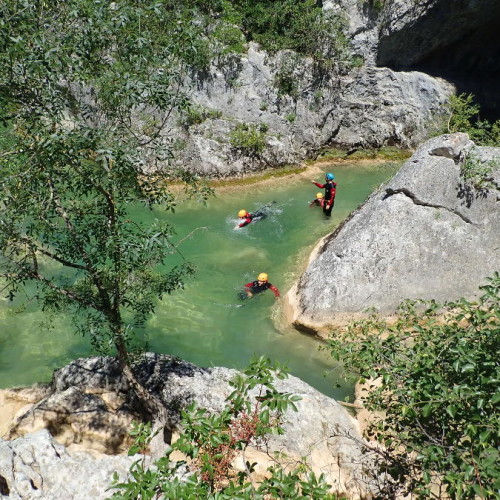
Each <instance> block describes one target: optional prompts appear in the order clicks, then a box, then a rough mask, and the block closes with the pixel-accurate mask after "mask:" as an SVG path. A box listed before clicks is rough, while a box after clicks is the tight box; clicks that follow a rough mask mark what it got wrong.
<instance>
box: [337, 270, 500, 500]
mask: <svg viewBox="0 0 500 500" xmlns="http://www.w3.org/2000/svg"><path fill="white" fill-rule="evenodd" d="M488 282H489V283H488V284H487V285H486V286H484V287H481V288H482V290H483V291H484V294H483V295H482V296H481V297H480V299H479V300H478V301H477V302H469V301H467V300H465V299H461V300H458V301H455V302H448V303H446V304H444V305H443V306H440V305H439V304H436V303H435V302H433V301H431V302H424V303H420V304H418V305H419V306H420V307H421V306H422V305H423V306H425V307H426V309H425V310H424V311H423V312H420V311H418V310H417V309H416V305H417V304H416V303H415V302H406V303H404V304H403V305H402V306H401V308H400V314H399V316H398V319H397V321H396V322H395V323H392V324H389V323H387V322H385V321H383V320H380V319H378V318H376V317H373V318H372V319H370V320H366V321H361V322H358V323H355V324H353V325H351V327H350V328H349V330H348V332H347V333H342V332H335V338H333V339H332V340H330V350H331V353H332V356H333V357H334V358H335V359H338V360H341V361H342V363H344V364H345V366H346V367H348V368H349V371H350V373H351V374H352V372H356V373H357V374H358V375H359V377H360V379H361V381H372V380H377V381H379V385H377V386H375V385H376V384H371V385H370V392H369V395H368V396H367V398H366V399H365V406H366V408H367V409H368V410H370V411H372V412H379V415H380V414H381V412H383V414H384V417H380V418H378V419H376V421H375V422H374V423H373V424H372V425H370V426H369V428H368V429H367V435H368V437H371V438H376V439H377V440H378V441H379V442H380V443H382V444H383V446H384V448H383V450H381V449H380V448H376V447H374V451H375V452H376V453H378V454H379V457H380V458H379V466H380V469H381V470H382V471H383V472H385V474H386V477H387V478H390V479H391V480H390V481H387V482H386V484H385V486H384V489H383V498H392V497H393V496H394V495H396V493H399V494H400V493H403V494H409V493H412V494H414V495H415V496H416V498H422V499H428V498H448V497H449V498H452V499H474V498H477V497H481V498H498V491H499V488H500V471H499V469H498V466H497V465H498V463H499V460H500V454H499V450H498V445H499V433H500V412H499V411H498V405H499V403H500V394H499V391H498V389H499V380H500V361H499V358H498V352H499V349H500V336H499V332H500V275H499V274H498V273H495V274H494V276H493V277H492V278H490V279H489V280H488ZM368 383H369V384H370V382H368Z"/></svg>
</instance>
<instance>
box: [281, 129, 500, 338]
mask: <svg viewBox="0 0 500 500" xmlns="http://www.w3.org/2000/svg"><path fill="white" fill-rule="evenodd" d="M484 169H486V170H488V171H489V172H488V173H487V174H486V175H482V174H480V171H482V170H484ZM464 172H468V175H469V176H472V177H470V179H469V181H466V180H465V179H464ZM474 172H477V174H474ZM481 178H483V180H481ZM474 183H476V186H474ZM480 184H481V185H480ZM341 196H342V195H341V192H340V194H339V196H338V197H337V200H336V203H338V204H340V203H342V197H341ZM499 200H500V148H492V147H477V146H476V145H475V144H474V143H473V142H472V141H470V140H469V137H468V136H467V135H466V134H461V133H457V134H451V135H443V136H439V137H435V138H433V139H430V140H429V141H427V142H425V143H424V144H422V145H421V146H420V147H419V148H418V149H417V151H416V152H415V153H414V155H413V156H412V157H411V158H410V159H409V160H408V161H407V162H406V163H405V164H404V165H403V166H402V167H401V169H400V171H399V172H398V173H397V174H396V175H395V176H394V177H393V178H392V179H391V180H390V181H389V182H388V183H387V184H385V185H384V186H381V187H380V188H379V189H378V190H377V191H375V192H374V193H373V194H372V195H371V196H370V197H369V198H368V200H367V201H366V202H365V203H364V204H363V206H361V207H360V208H359V209H357V210H356V211H354V212H353V213H352V214H351V215H350V216H349V217H348V218H347V219H346V220H345V221H344V222H343V223H342V224H341V225H340V226H339V227H338V228H337V229H336V230H335V231H334V232H333V233H332V234H330V235H328V236H326V237H325V238H323V240H322V241H321V242H320V243H319V244H318V245H317V247H316V248H315V250H314V252H313V255H312V257H311V261H310V263H309V265H308V267H307V269H306V271H305V272H304V273H303V274H302V276H301V277H300V279H299V281H298V282H297V283H296V284H295V286H293V288H292V289H291V290H290V291H289V293H288V295H287V303H288V307H289V313H288V316H289V321H290V322H291V323H292V324H294V325H295V326H296V327H297V328H298V329H299V330H302V331H306V332H309V333H316V332H320V333H321V332H324V331H327V330H328V328H329V327H332V326H338V325H339V324H345V322H346V321H348V320H349V319H352V318H359V317H361V316H363V315H366V314H367V313H366V310H367V309H368V308H374V309H375V310H377V311H379V312H380V313H381V314H382V315H385V316H390V315H392V314H394V313H395V311H396V309H397V307H398V305H399V304H400V303H401V302H402V301H403V300H404V299H435V300H437V301H438V302H444V301H446V300H454V299H459V298H461V297H465V298H468V299H473V298H474V297H477V296H478V295H479V294H480V290H479V287H480V286H481V285H484V284H485V282H486V278H487V277H488V276H492V274H493V273H494V272H495V271H498V270H500V250H499V241H500V239H499V235H500V203H499Z"/></svg>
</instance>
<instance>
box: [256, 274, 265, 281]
mask: <svg viewBox="0 0 500 500" xmlns="http://www.w3.org/2000/svg"><path fill="white" fill-rule="evenodd" d="M257 281H267V274H266V273H260V274H259V275H258V276H257Z"/></svg>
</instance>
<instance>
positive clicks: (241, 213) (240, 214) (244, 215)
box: [238, 208, 248, 217]
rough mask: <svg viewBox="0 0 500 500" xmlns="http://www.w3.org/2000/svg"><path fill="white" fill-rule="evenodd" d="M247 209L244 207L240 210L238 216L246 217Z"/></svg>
mask: <svg viewBox="0 0 500 500" xmlns="http://www.w3.org/2000/svg"><path fill="white" fill-rule="evenodd" d="M247 213H248V212H247V211H246V210H245V209H244V208H242V209H241V210H240V211H239V212H238V217H246V216H247Z"/></svg>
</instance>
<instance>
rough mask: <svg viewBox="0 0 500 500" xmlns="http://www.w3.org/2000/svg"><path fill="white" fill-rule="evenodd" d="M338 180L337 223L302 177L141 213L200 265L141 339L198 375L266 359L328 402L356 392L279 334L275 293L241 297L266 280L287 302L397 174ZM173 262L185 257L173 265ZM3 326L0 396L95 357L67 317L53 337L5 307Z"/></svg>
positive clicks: (301, 339) (318, 357)
mask: <svg viewBox="0 0 500 500" xmlns="http://www.w3.org/2000/svg"><path fill="white" fill-rule="evenodd" d="M331 168H332V167H329V170H331ZM334 172H335V175H336V181H337V182H338V190H337V193H338V194H337V199H336V205H335V209H334V211H333V213H332V217H331V219H330V218H326V217H325V216H324V215H323V213H322V212H321V210H320V209H319V208H318V207H312V208H309V206H308V205H309V202H310V201H311V200H312V199H314V197H315V195H316V192H317V191H318V188H316V187H315V186H313V185H312V184H311V183H310V180H309V179H303V178H302V179H300V178H296V179H295V180H293V181H289V180H287V179H286V178H284V179H283V180H282V181H281V182H280V183H278V184H276V185H273V186H267V187H263V186H257V185H256V186H253V187H252V186H249V187H245V189H244V190H243V189H242V190H241V192H237V193H236V194H234V193H233V194H225V195H221V196H220V197H216V198H212V199H210V200H209V202H208V204H207V206H201V205H197V204H194V203H193V204H188V205H183V206H180V207H179V208H178V210H177V211H176V214H175V215H172V214H168V215H167V214H165V213H164V212H162V211H161V210H156V211H155V212H153V213H151V212H138V213H137V215H138V216H139V217H142V218H143V219H145V220H146V219H149V218H151V219H153V218H159V219H161V218H162V217H168V218H169V220H170V221H171V222H172V223H173V224H174V225H175V228H176V231H177V235H178V237H177V238H178V241H181V240H183V241H182V243H181V246H180V250H181V251H182V254H183V255H184V256H185V257H186V258H187V259H189V260H190V261H191V262H193V263H194V264H195V265H196V266H197V273H196V276H195V277H194V278H193V279H192V280H190V281H189V282H188V283H187V285H186V288H185V289H184V290H181V291H179V292H177V293H175V294H173V295H172V296H167V297H166V298H165V299H164V300H163V301H162V302H161V303H160V304H159V305H158V307H157V310H156V314H155V315H154V316H153V317H151V318H150V320H149V321H148V323H147V325H146V327H145V329H144V332H143V335H147V338H148V340H149V342H150V349H152V350H154V351H157V352H161V353H167V354H172V355H175V356H179V357H181V358H184V359H186V360H188V361H191V362H193V363H196V364H198V365H200V366H228V367H231V368H243V367H244V366H246V365H247V364H248V361H249V359H250V358H251V357H252V356H255V355H257V356H259V355H263V354H264V355H267V356H269V357H270V358H271V359H273V360H277V361H280V362H283V363H286V364H287V365H288V367H289V368H290V369H291V371H292V373H293V374H294V375H296V376H298V377H300V378H302V379H303V380H305V381H306V382H308V383H310V384H311V385H313V386H314V387H316V388H317V389H319V390H320V391H322V392H324V393H326V394H328V395H332V396H334V397H337V398H339V399H342V398H343V397H344V396H345V395H346V394H349V393H350V392H351V387H350V386H343V387H340V388H335V387H334V386H335V383H336V381H337V375H336V367H335V366H334V365H333V363H332V362H331V361H330V359H329V357H328V356H327V354H326V353H324V352H320V351H318V347H319V345H320V344H319V342H318V341H317V340H315V339H313V338H310V337H307V336H304V335H302V334H299V333H298V332H296V331H294V330H293V329H282V328H281V327H280V329H278V326H277V325H280V322H281V315H280V312H281V310H280V303H281V301H280V300H275V298H274V295H273V293H272V292H271V291H267V292H265V293H263V294H262V295H260V296H257V297H255V298H252V299H250V300H244V301H242V300H240V299H239V298H238V292H239V291H241V288H242V287H243V285H244V284H245V283H248V282H250V281H253V280H255V279H256V276H257V275H258V274H259V273H261V272H266V273H268V274H269V280H270V282H271V283H273V284H274V285H275V286H276V287H277V288H279V290H280V291H281V293H282V294H284V293H286V291H287V290H288V289H289V288H290V286H291V285H292V284H293V282H294V281H295V280H296V279H297V278H298V275H299V273H300V271H301V270H302V268H303V265H304V263H305V262H306V260H307V257H308V254H309V252H310V251H311V249H312V247H313V246H314V244H315V243H316V242H317V241H318V240H319V239H320V238H321V237H322V236H324V235H325V234H327V233H328V232H330V231H331V230H332V229H334V228H335V226H336V225H338V224H339V222H341V221H342V220H343V219H344V218H345V217H346V216H347V215H348V214H349V213H350V212H351V211H352V210H353V209H355V208H356V207H357V206H358V205H359V204H360V203H361V202H362V201H363V200H364V199H365V198H366V197H367V196H368V194H369V193H370V192H371V191H372V190H373V189H374V188H375V187H376V186H377V185H379V184H380V183H381V182H383V181H384V180H386V179H387V178H388V177H389V176H390V175H391V174H392V173H393V172H394V169H393V168H392V169H391V168H388V167H387V168H381V167H380V166H378V167H375V166H372V167H369V166H356V167H353V166H349V167H334ZM318 180H319V178H318ZM271 201H276V203H275V204H272V205H271V206H269V207H268V217H266V218H265V219H263V220H261V221H258V222H254V223H252V224H250V225H249V226H247V227H244V228H240V229H237V230H235V229H234V227H235V225H236V224H237V223H238V218H237V212H238V211H239V210H240V209H242V208H244V209H246V210H247V211H249V212H252V211H255V210H257V209H259V208H261V207H262V206H263V205H265V204H267V203H269V202H271ZM197 228H200V229H199V230H197ZM187 235H189V236H188V237H186V236H187ZM174 261H175V262H178V256H172V263H174ZM172 265H173V264H172ZM19 304H20V302H19V301H17V302H16V303H15V304H14V306H16V307H19ZM0 320H1V325H2V327H1V330H0V386H2V387H7V386H12V385H20V384H29V383H33V382H37V381H46V380H49V379H50V376H51V373H52V371H53V369H55V368H58V367H60V366H62V365H64V364H65V363H67V362H68V361H70V360H71V359H74V358H75V357H78V356H85V355H88V354H89V353H90V352H91V351H90V346H89V340H88V338H81V337H79V336H77V335H75V334H74V333H72V331H71V329H70V323H69V321H68V319H67V318H65V317H56V318H53V320H54V321H53V325H52V328H51V329H50V330H47V329H44V328H42V326H43V325H42V322H45V323H47V320H46V318H45V317H44V316H43V315H42V313H41V312H40V311H37V310H36V309H35V307H34V305H33V304H29V305H28V306H27V307H26V308H23V309H22V310H21V312H17V310H15V309H14V308H13V307H12V306H11V305H9V304H8V303H7V302H6V301H4V300H2V301H1V302H0Z"/></svg>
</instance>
